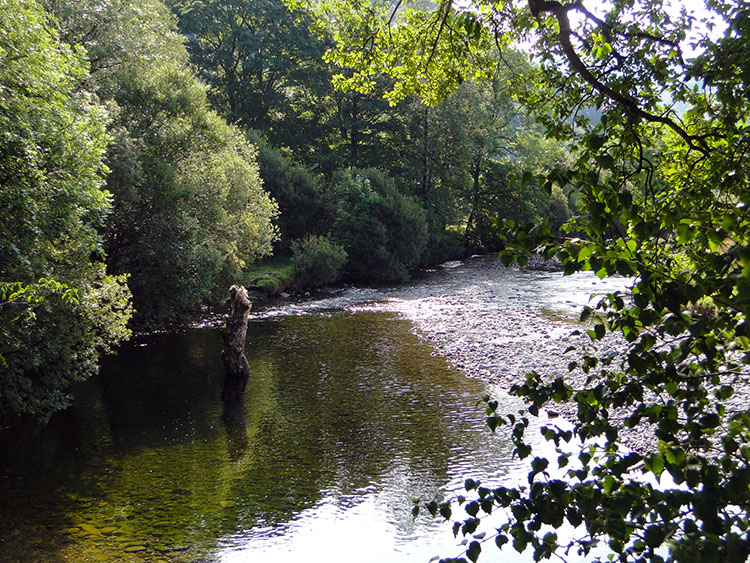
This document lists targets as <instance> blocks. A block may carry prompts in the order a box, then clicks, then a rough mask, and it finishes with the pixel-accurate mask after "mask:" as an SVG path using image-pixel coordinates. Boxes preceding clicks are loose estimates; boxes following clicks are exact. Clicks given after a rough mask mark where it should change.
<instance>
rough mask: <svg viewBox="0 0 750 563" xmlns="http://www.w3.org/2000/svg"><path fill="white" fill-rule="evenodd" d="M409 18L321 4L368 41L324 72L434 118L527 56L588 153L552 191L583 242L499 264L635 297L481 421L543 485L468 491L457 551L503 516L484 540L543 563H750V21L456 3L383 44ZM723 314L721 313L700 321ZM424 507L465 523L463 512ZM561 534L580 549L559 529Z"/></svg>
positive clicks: (473, 552)
mask: <svg viewBox="0 0 750 563" xmlns="http://www.w3.org/2000/svg"><path fill="white" fill-rule="evenodd" d="M405 4H407V2H403V3H398V4H397V5H396V6H395V8H394V7H393V6H391V5H390V4H389V5H387V6H385V5H382V6H381V5H380V4H372V5H369V6H367V7H363V6H361V5H359V4H355V3H350V2H342V1H340V2H325V3H323V4H322V7H321V13H322V17H323V19H326V18H330V17H332V16H333V15H335V17H336V18H338V23H337V25H338V26H339V27H341V28H342V29H346V28H347V25H348V26H350V27H351V28H352V29H354V28H356V29H357V30H358V31H357V33H356V34H354V35H353V37H352V39H348V38H347V37H346V36H345V34H340V35H338V36H337V41H338V42H339V49H338V50H337V51H336V52H335V53H332V54H330V55H329V57H330V58H331V59H335V60H337V61H338V62H340V63H342V64H349V65H352V66H354V67H355V71H354V72H353V73H352V74H351V78H350V79H349V80H346V81H344V80H343V79H341V80H340V82H341V84H342V86H343V87H352V88H363V89H367V88H368V85H369V82H368V81H369V80H370V77H371V76H372V75H373V74H375V73H380V72H383V71H384V70H387V71H388V72H390V73H391V74H392V76H394V77H395V78H396V82H395V84H394V87H393V89H392V90H391V92H390V94H389V96H390V97H391V99H393V100H397V99H401V98H403V97H404V96H405V95H407V94H409V93H411V92H417V93H420V94H421V95H423V96H424V97H425V98H426V99H427V100H428V101H437V100H438V99H440V98H441V97H442V96H443V95H444V94H445V93H446V92H447V91H449V90H450V89H452V88H455V87H456V86H457V85H458V84H460V83H461V82H462V81H463V80H464V79H465V78H466V77H467V76H471V75H482V74H483V73H484V74H485V75H486V74H489V72H490V68H489V67H487V66H486V65H485V63H486V61H483V60H481V57H479V56H478V53H479V54H481V50H480V49H479V47H480V46H481V45H482V44H483V43H486V42H487V41H490V40H495V42H496V44H497V45H498V46H499V47H500V48H501V49H504V48H505V46H507V45H508V44H509V43H510V42H511V41H513V40H524V41H525V42H526V45H528V48H529V49H530V50H532V51H533V54H534V55H535V57H536V58H535V61H536V63H537V65H538V67H537V70H536V71H531V72H526V73H525V74H524V80H523V81H521V82H520V83H519V84H520V86H519V88H518V92H519V94H520V95H521V97H522V99H523V101H524V102H525V103H527V104H528V105H529V106H530V107H531V108H532V109H534V110H535V111H536V115H537V119H538V120H539V122H540V123H542V124H543V125H544V126H545V128H546V130H547V134H548V135H549V136H551V137H554V138H556V139H560V140H564V141H566V142H567V143H568V144H569V147H570V150H571V151H573V152H574V155H575V161H573V162H571V163H569V164H567V165H564V166H561V167H560V168H559V169H557V170H554V171H552V172H551V173H547V174H543V175H540V176H541V177H540V178H539V180H540V181H541V182H542V183H543V185H544V186H545V187H546V188H547V189H548V190H550V191H551V190H552V189H553V188H554V187H555V186H557V188H559V189H563V190H570V189H571V188H572V189H574V190H575V191H576V200H577V202H578V205H579V212H580V213H581V214H580V215H578V216H577V217H574V218H573V219H572V220H571V221H569V223H568V225H567V226H566V227H565V228H566V229H567V230H568V232H575V233H577V234H578V235H579V236H578V237H577V238H564V237H556V236H555V235H554V234H553V233H552V232H551V231H550V230H549V229H548V228H546V227H544V226H537V227H535V228H533V229H528V228H518V227H516V225H515V224H514V223H513V222H508V223H506V230H505V236H506V237H507V244H508V251H507V252H506V254H505V256H506V258H507V259H508V260H509V261H511V260H512V259H513V258H514V256H517V258H518V261H519V262H520V263H524V262H525V261H526V259H527V254H528V253H529V252H533V251H535V250H542V251H543V252H544V254H545V255H546V256H552V255H556V256H557V257H558V258H559V259H560V260H561V261H562V262H563V264H564V266H565V272H566V273H568V274H570V273H573V272H576V271H581V270H588V271H593V272H595V273H596V274H597V275H599V276H602V277H604V276H609V275H617V274H619V275H625V276H631V277H632V278H633V280H634V281H633V287H632V295H631V296H627V295H621V294H612V295H609V296H608V297H607V298H606V299H604V300H602V301H601V302H600V303H599V305H597V306H596V307H595V308H593V310H592V309H590V308H587V309H585V310H584V315H583V318H584V320H586V319H589V320H590V319H593V321H591V322H592V324H591V325H590V327H589V328H588V329H587V330H586V335H587V337H588V338H589V340H590V346H587V347H585V348H584V349H582V350H576V349H572V350H570V351H569V352H574V353H575V354H576V355H572V356H571V362H570V365H569V366H568V367H569V370H570V372H571V373H570V374H569V375H568V376H565V377H559V378H557V379H554V380H550V379H549V378H548V377H545V376H544V375H542V374H537V373H531V374H529V376H528V377H527V380H526V383H525V384H524V385H520V386H516V387H514V388H513V389H512V393H514V394H516V395H519V396H522V397H524V398H525V399H526V400H527V402H528V407H527V409H525V411H524V412H523V413H521V414H505V413H502V412H501V411H499V410H498V409H499V405H498V404H497V403H496V402H492V401H491V402H488V405H487V415H488V424H489V426H490V428H492V429H493V430H494V429H497V428H499V427H501V426H506V427H507V428H508V429H509V430H510V434H511V437H512V439H513V442H514V446H515V453H516V454H517V455H518V456H519V458H521V459H525V460H529V461H530V472H529V475H528V483H526V484H525V485H524V486H513V485H510V486H507V487H496V488H488V487H483V486H481V484H479V483H476V482H474V481H472V480H470V479H469V480H467V482H466V489H467V491H470V493H469V495H468V497H469V498H466V499H463V498H462V499H459V503H462V504H463V511H465V513H466V516H464V517H457V520H456V521H455V523H454V533H455V534H456V535H458V534H459V533H460V534H462V535H464V536H470V535H474V534H475V532H477V531H478V528H479V526H480V525H481V517H482V515H485V514H489V513H490V512H493V511H502V512H504V513H505V514H506V520H505V521H504V523H503V524H502V525H500V526H499V528H498V529H497V531H496V533H495V534H494V535H492V536H489V537H492V538H494V540H495V543H496V545H497V546H498V547H500V548H507V547H509V546H510V547H512V548H514V549H516V550H517V551H519V552H523V551H525V550H527V549H531V550H532V552H533V557H534V559H535V560H541V559H545V558H549V557H551V556H552V555H553V554H555V555H560V556H561V557H563V558H564V554H565V553H566V552H578V553H579V554H580V555H582V556H584V557H587V558H590V559H594V558H596V557H595V555H594V554H593V553H592V550H593V549H594V548H599V549H602V548H603V549H605V550H607V549H608V550H609V551H610V552H611V555H610V559H615V560H621V561H664V560H667V561H746V560H747V558H748V555H750V547H749V546H750V526H749V525H748V521H750V514H749V513H748V511H749V510H750V508H748V507H750V486H748V483H750V412H749V411H748V408H747V401H746V399H745V398H744V397H745V396H746V394H747V392H748V385H749V384H750V381H748V380H749V379H750V369H748V363H750V339H749V338H748V330H747V313H748V309H749V308H750V246H749V244H750V240H749V238H748V236H749V233H750V230H749V229H748V227H750V224H748V215H747V205H748V202H749V201H750V180H749V179H748V178H749V171H748V153H749V152H750V136H748V133H749V132H750V128H749V126H748V123H750V101H749V100H750V96H749V95H748V94H749V93H750V75H748V73H747V69H748V68H749V62H750V52H749V51H748V39H749V37H748V35H749V33H750V12H749V11H748V8H747V6H746V5H745V4H743V3H741V2H735V1H733V0H726V1H713V0H712V1H711V2H709V3H708V6H709V9H710V10H712V12H713V15H712V16H706V17H705V21H703V22H701V21H699V19H700V18H702V17H703V16H701V15H700V13H699V15H696V14H695V13H692V14H691V13H689V12H688V11H687V10H684V9H683V10H680V11H679V12H677V11H675V10H670V9H666V8H665V6H663V5H662V2H661V1H660V0H645V1H644V2H639V3H635V4H634V3H632V2H629V1H625V0H615V1H613V2H611V3H608V4H606V5H599V6H597V7H596V12H595V13H594V12H593V11H589V10H588V9H586V7H585V6H584V3H582V2H574V3H569V4H563V3H559V2H556V1H551V2H539V1H529V2H528V3H526V2H520V1H516V2H514V1H502V0H499V1H498V0H495V1H491V2H490V1H485V0H475V1H474V2H473V3H472V6H471V7H470V8H469V9H467V11H460V10H454V9H453V8H452V4H453V3H452V2H449V1H446V2H439V3H438V4H437V6H436V7H435V8H434V9H432V10H428V11H426V12H424V13H423V14H421V15H419V16H415V15H413V14H410V13H408V12H405V13H404V17H403V18H402V19H401V20H399V21H400V22H401V24H402V25H399V26H395V27H394V26H391V27H389V24H390V23H391V22H392V21H394V20H395V19H397V17H396V15H395V12H397V11H399V10H401V9H403V6H404V5H405ZM381 7H382V8H383V10H382V11H380V12H379V11H378V9H379V8H381ZM712 18H714V19H715V20H716V21H718V22H720V24H719V25H718V26H717V28H716V29H715V30H713V27H714V23H712V22H711V21H710V20H711V19H712ZM342 21H343V23H342ZM404 22H405V23H404ZM420 32H422V33H421V34H420ZM362 45H365V46H366V47H367V48H365V49H362V48H361V47H362ZM430 45H432V47H430ZM692 49H694V51H693V52H692V53H691V52H690V51H689V50H692ZM449 55H450V56H449ZM509 66H512V65H509ZM524 84H525V85H526V86H525V87H523V85H524ZM586 107H594V108H596V109H597V110H598V111H597V112H596V114H597V115H593V114H592V113H591V112H583V111H582V108H586ZM586 113H589V115H585V114H586ZM599 116H600V117H599ZM591 117H595V119H591ZM527 181H533V175H530V177H527ZM556 193H557V194H558V195H556V196H555V197H556V199H557V200H559V203H560V204H561V203H562V201H561V198H560V197H559V193H558V192H556ZM708 299H710V300H711V301H712V302H713V303H714V304H715V308H712V309H711V310H710V312H707V311H706V310H705V309H704V308H701V307H695V306H694V304H697V303H701V302H705V301H706V300H708ZM594 312H596V313H597V314H596V315H592V313H594ZM609 332H614V333H617V334H619V336H620V337H621V339H622V350H621V353H620V354H617V355H615V356H612V355H599V354H597V352H596V349H597V344H598V343H599V342H600V341H601V340H602V339H603V338H604V337H605V336H606V335H607V333H609ZM574 374H578V377H573V375H574ZM580 380H583V381H585V383H584V384H583V385H581V386H578V385H576V382H577V381H580ZM555 403H566V404H569V405H571V406H572V407H573V409H572V410H573V412H576V413H577V414H575V415H574V419H573V427H572V429H564V428H562V427H560V426H558V425H556V424H554V423H547V424H545V425H543V426H542V428H541V432H542V435H543V437H544V438H545V439H546V440H548V441H550V442H551V443H553V444H554V445H555V446H556V447H557V448H558V449H557V452H556V454H555V455H554V456H549V455H548V454H544V453H543V452H542V451H538V450H536V449H535V448H533V447H532V446H531V445H530V443H529V441H528V440H527V437H526V434H527V430H528V428H530V427H531V419H532V418H533V417H535V416H537V415H538V413H539V412H540V410H542V409H544V408H551V409H554V410H558V407H557V406H555ZM630 428H638V429H639V431H640V432H643V433H646V434H647V435H648V436H651V438H652V442H651V443H650V445H649V447H648V448H647V449H645V450H642V451H633V450H630V449H627V448H624V447H622V443H623V440H624V439H625V437H626V436H627V433H628V429H630ZM427 508H428V509H429V511H430V512H432V513H433V514H434V515H436V514H438V513H440V514H441V515H442V516H444V517H445V518H452V517H453V512H452V507H451V504H450V502H446V503H443V504H438V503H435V502H433V503H429V504H428V505H427ZM568 525H569V526H571V527H572V528H575V529H576V530H575V532H574V533H573V534H572V535H568V536H563V535H562V534H561V535H558V533H557V532H556V531H555V530H556V529H559V528H563V527H564V526H568ZM569 529H570V528H569ZM479 537H482V538H484V541H486V540H487V539H489V537H487V536H483V535H480V536H479ZM480 542H481V540H477V539H476V538H475V539H474V540H473V541H472V540H469V543H468V549H467V550H466V557H467V558H468V559H470V560H472V561H476V560H477V558H478V557H479V556H480V552H481V551H482V543H480Z"/></svg>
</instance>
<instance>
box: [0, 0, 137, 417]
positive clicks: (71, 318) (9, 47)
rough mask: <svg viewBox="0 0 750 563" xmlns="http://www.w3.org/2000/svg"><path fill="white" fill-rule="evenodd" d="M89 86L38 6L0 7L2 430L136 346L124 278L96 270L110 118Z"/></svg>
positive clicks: (56, 401)
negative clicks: (119, 350) (104, 359)
mask: <svg viewBox="0 0 750 563" xmlns="http://www.w3.org/2000/svg"><path fill="white" fill-rule="evenodd" d="M87 76H88V72H87V68H86V65H85V62H84V60H83V58H82V57H81V56H80V54H79V53H78V52H76V51H75V50H72V49H70V48H69V47H67V46H65V45H64V44H63V43H61V42H60V41H59V38H58V36H57V35H56V34H55V33H54V32H53V31H50V27H49V22H48V20H47V17H46V15H45V13H44V11H43V10H42V9H41V7H40V6H39V5H38V4H36V3H35V2H27V1H17V0H7V1H5V2H3V3H2V4H1V5H0V137H2V143H0V178H1V179H2V180H1V181H0V366H2V367H1V369H0V373H2V377H0V426H3V425H5V424H6V423H7V422H8V420H9V417H10V416H12V415H13V414H16V413H30V414H33V415H35V416H37V417H39V418H42V419H45V418H47V417H49V416H50V414H51V413H52V412H54V411H55V410H57V409H60V408H62V407H64V406H66V405H67V400H68V398H67V395H66V392H67V390H68V388H69V386H70V385H71V384H72V383H73V382H75V381H79V380H82V379H85V378H86V377H88V376H90V375H92V374H93V373H95V372H96V368H97V363H96V360H97V358H98V356H99V354H101V353H103V352H107V351H109V350H111V348H112V347H113V346H115V345H116V344H117V343H118V342H119V341H120V340H122V339H123V338H126V337H127V336H128V331H127V329H126V328H125V326H126V324H127V321H128V319H129V318H130V314H131V310H130V304H129V292H128V291H127V287H126V286H125V281H124V278H121V277H112V276H105V275H104V274H103V271H102V270H103V265H102V264H101V263H100V259H101V257H102V247H101V241H100V239H99V236H98V233H97V230H98V229H99V228H100V227H101V226H102V223H103V221H104V220H105V218H106V216H107V214H108V213H109V211H110V198H109V194H108V193H107V192H106V191H105V190H103V189H102V184H103V175H104V172H105V171H106V169H105V167H104V166H103V164H102V158H103V156H104V151H105V148H106V144H107V135H106V132H105V124H106V113H105V111H104V108H103V107H102V106H101V105H99V104H97V103H96V102H95V100H94V98H93V97H92V96H90V95H88V94H87V93H86V92H83V91H81V89H80V84H81V83H82V82H84V81H85V80H86V78H87Z"/></svg>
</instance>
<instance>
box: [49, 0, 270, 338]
mask: <svg viewBox="0 0 750 563" xmlns="http://www.w3.org/2000/svg"><path fill="white" fill-rule="evenodd" d="M50 8H51V9H54V11H55V14H56V15H57V16H58V26H59V27H60V29H61V30H63V32H64V33H65V36H66V37H67V38H68V41H70V42H72V43H74V44H76V45H79V46H80V47H81V48H82V49H85V51H86V53H87V56H88V58H89V60H90V61H91V62H92V68H93V69H94V72H93V75H92V77H91V79H90V80H89V81H88V86H89V87H90V88H92V89H94V90H95V91H96V93H97V94H98V95H99V97H100V98H101V99H104V100H106V101H107V103H108V105H109V110H110V114H111V116H112V120H111V126H110V127H111V134H112V137H113V142H112V144H111V145H110V148H109V151H108V153H107V165H108V166H109V168H110V170H111V172H110V174H109V176H108V178H107V188H108V189H109V190H110V191H111V192H112V194H113V196H114V205H113V212H112V215H111V216H110V218H109V221H108V222H107V225H106V228H105V230H104V237H105V244H104V247H105V250H106V252H107V267H108V270H109V271H110V272H111V273H115V274H124V273H128V274H130V287H131V289H132V291H133V296H134V304H135V307H136V312H137V317H136V321H137V322H138V323H139V324H140V325H141V326H144V325H148V326H162V325H164V324H166V323H168V322H171V321H174V320H176V319H178V318H179V317H180V316H181V315H183V314H185V313H192V312H194V311H195V310H196V308H197V306H198V305H200V304H201V303H202V302H203V301H204V300H206V299H208V298H210V297H212V296H218V295H223V293H224V291H225V288H226V286H227V285H229V284H230V283H231V282H232V281H233V278H234V277H235V276H237V275H238V273H239V271H240V270H241V269H242V268H243V267H244V266H245V265H246V264H247V263H249V262H251V261H253V260H254V259H256V258H258V257H260V256H263V255H265V254H267V253H269V252H270V250H271V244H272V242H273V240H274V239H275V237H276V230H275V228H274V227H273V225H272V220H273V219H274V218H275V216H276V214H277V210H276V206H275V204H274V203H273V202H272V201H271V200H270V199H269V197H268V195H267V194H266V193H265V192H264V191H263V190H262V187H261V181H260V179H259V177H258V169H257V165H256V163H255V149H254V148H253V147H252V146H250V145H249V144H248V143H247V142H246V141H245V139H244V137H243V136H242V135H241V134H240V133H239V131H238V130H237V129H235V128H233V127H231V126H228V125H227V124H226V122H225V121H224V120H222V119H221V118H220V117H219V116H218V115H217V114H216V113H215V112H213V111H212V110H211V109H210V108H209V105H208V100H207V97H206V87H205V86H204V85H203V84H201V83H200V81H199V80H198V79H197V78H196V77H195V75H194V74H193V73H192V72H191V70H190V68H189V67H188V57H187V52H186V51H185V48H184V47H183V45H182V38H181V36H180V35H179V34H178V33H177V32H176V30H175V29H174V26H173V24H172V20H171V14H170V12H169V10H168V9H167V8H166V6H165V5H164V4H163V3H162V2H160V1H158V0H138V1H135V2H130V1H128V2H125V1H124V0H102V1H101V2H99V1H98V0H87V1H86V2H66V1H56V2H51V3H50Z"/></svg>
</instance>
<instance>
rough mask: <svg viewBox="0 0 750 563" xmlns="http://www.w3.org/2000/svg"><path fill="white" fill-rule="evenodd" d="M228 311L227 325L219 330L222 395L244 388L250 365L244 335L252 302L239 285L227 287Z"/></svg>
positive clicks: (239, 391) (240, 390)
mask: <svg viewBox="0 0 750 563" xmlns="http://www.w3.org/2000/svg"><path fill="white" fill-rule="evenodd" d="M229 295H230V297H229V306H230V313H229V319H227V325H226V326H225V327H224V328H223V329H222V330H221V335H222V337H224V351H223V352H222V353H221V359H222V360H223V361H224V370H225V376H226V379H225V382H224V395H227V394H237V393H241V392H242V391H244V390H245V385H247V378H248V376H249V375H250V366H249V365H248V363H247V358H245V337H246V335H247V318H248V316H249V315H250V307H251V306H252V304H251V303H250V300H249V299H248V298H247V291H246V290H245V288H244V287H242V286H241V285H233V286H232V287H230V288H229Z"/></svg>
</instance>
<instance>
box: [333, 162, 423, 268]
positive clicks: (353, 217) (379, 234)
mask: <svg viewBox="0 0 750 563" xmlns="http://www.w3.org/2000/svg"><path fill="white" fill-rule="evenodd" d="M334 183H335V187H334V190H336V192H337V195H338V197H337V201H338V202H339V206H338V209H337V211H336V219H335V221H334V223H333V227H332V229H331V238H332V240H333V242H335V243H337V244H338V245H340V246H341V247H343V248H344V250H345V251H346V254H347V255H348V261H347V264H346V268H345V271H346V273H347V274H348V276H349V277H350V278H351V279H355V280H371V281H379V282H393V281H403V280H405V279H408V277H409V274H410V272H411V271H412V270H413V269H415V268H416V267H417V266H419V265H420V263H421V261H422V260H423V258H424V255H425V251H426V246H427V222H426V220H425V215H424V211H423V210H422V208H421V207H420V206H419V204H418V203H417V202H416V201H415V200H414V199H412V198H410V197H408V196H405V195H403V194H401V193H399V192H398V191H397V190H396V188H395V186H394V183H393V180H391V179H390V178H389V177H388V176H387V175H386V174H384V173H383V172H381V171H379V170H375V169H369V170H346V171H341V172H339V174H338V175H337V177H336V178H335V179H334Z"/></svg>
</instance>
